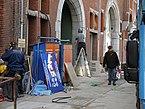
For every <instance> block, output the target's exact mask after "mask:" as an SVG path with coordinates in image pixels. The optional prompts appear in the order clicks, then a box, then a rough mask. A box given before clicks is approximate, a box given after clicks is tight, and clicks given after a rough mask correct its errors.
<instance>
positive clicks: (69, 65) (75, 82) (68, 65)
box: [64, 63, 79, 87]
mask: <svg viewBox="0 0 145 109" xmlns="http://www.w3.org/2000/svg"><path fill="white" fill-rule="evenodd" d="M64 65H65V67H66V71H67V73H68V75H69V77H70V79H71V81H72V84H73V86H74V87H78V86H79V82H78V78H77V76H76V73H75V70H74V68H73V65H72V63H65V64H64Z"/></svg>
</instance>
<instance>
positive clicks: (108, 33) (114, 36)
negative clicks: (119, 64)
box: [103, 0, 120, 55]
mask: <svg viewBox="0 0 145 109" xmlns="http://www.w3.org/2000/svg"><path fill="white" fill-rule="evenodd" d="M111 13H114V14H111ZM110 14H111V15H112V16H111V17H113V20H112V23H113V25H111V24H110ZM110 26H113V29H112V30H110ZM119 34H120V13H119V8H118V5H117V2H116V0H108V2H107V5H106V12H105V31H104V51H103V52H104V53H105V52H106V51H107V46H108V45H109V44H112V46H113V48H114V50H115V51H116V52H117V54H118V55H119ZM109 38H110V40H111V43H108V42H109V41H108V40H109Z"/></svg>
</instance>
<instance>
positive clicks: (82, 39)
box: [75, 28, 87, 56]
mask: <svg viewBox="0 0 145 109" xmlns="http://www.w3.org/2000/svg"><path fill="white" fill-rule="evenodd" d="M75 40H76V43H77V44H78V47H77V56H78V55H79V53H80V50H81V48H83V49H84V52H85V55H87V53H86V43H85V36H84V34H83V29H82V28H79V29H78V34H77V36H76V39H75Z"/></svg>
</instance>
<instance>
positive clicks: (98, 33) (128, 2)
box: [0, 0, 137, 62]
mask: <svg viewBox="0 0 145 109" xmlns="http://www.w3.org/2000/svg"><path fill="white" fill-rule="evenodd" d="M22 1H23V2H24V1H25V2H24V5H23V9H24V10H23V14H22V12H21V10H22V8H20V7H21V6H22V5H21V4H22ZM12 4H13V5H12ZM100 4H101V5H100ZM7 5H9V6H7ZM10 6H11V7H13V8H10ZM0 7H1V8H0V25H1V26H0V41H1V42H0V53H2V52H4V49H5V47H6V46H7V44H8V42H9V41H11V40H16V41H17V38H19V37H20V36H22V37H21V38H24V39H26V47H25V51H26V54H29V53H30V51H31V50H32V45H33V44H35V43H37V37H38V36H46V37H47V36H49V37H56V38H58V39H60V40H62V39H63V40H68V39H69V40H70V42H69V43H70V44H72V46H73V60H74V59H76V57H75V56H76V45H75V43H74V42H75V37H76V34H77V29H78V28H80V27H81V28H83V33H84V34H85V36H86V45H87V54H88V59H89V60H100V61H101V58H102V56H103V54H104V53H105V52H106V50H107V46H108V45H110V44H112V45H113V47H114V49H115V51H116V52H117V53H118V55H119V57H120V60H121V62H124V61H125V58H126V57H125V46H126V39H127V36H128V33H129V32H132V28H133V27H134V25H133V24H135V22H136V10H137V2H136V0H0ZM6 7H7V8H6ZM22 17H23V19H24V20H23V21H22V20H21V19H22ZM20 28H21V29H20ZM22 30H23V31H22Z"/></svg>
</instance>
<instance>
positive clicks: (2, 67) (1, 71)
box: [0, 65, 7, 73]
mask: <svg viewBox="0 0 145 109" xmlns="http://www.w3.org/2000/svg"><path fill="white" fill-rule="evenodd" d="M6 69H7V66H6V65H0V73H3V72H4V71H5V70H6Z"/></svg>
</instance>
